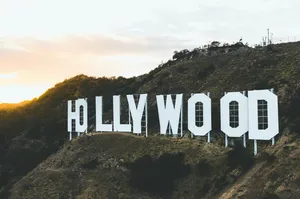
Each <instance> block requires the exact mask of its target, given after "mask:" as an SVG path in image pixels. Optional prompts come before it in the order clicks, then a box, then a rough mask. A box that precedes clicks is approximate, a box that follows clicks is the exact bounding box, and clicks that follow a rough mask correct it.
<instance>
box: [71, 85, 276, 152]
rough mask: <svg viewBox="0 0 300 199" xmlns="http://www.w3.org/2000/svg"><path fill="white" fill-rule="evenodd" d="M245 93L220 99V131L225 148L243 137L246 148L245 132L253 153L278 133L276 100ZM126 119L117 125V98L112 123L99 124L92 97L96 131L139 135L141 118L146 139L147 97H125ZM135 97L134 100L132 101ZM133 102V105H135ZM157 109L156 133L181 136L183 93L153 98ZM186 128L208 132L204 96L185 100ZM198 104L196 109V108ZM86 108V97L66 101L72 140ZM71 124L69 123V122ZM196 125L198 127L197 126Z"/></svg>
mask: <svg viewBox="0 0 300 199" xmlns="http://www.w3.org/2000/svg"><path fill="white" fill-rule="evenodd" d="M245 94H246V92H243V93H241V92H228V93H225V95H224V96H223V97H222V98H221V99H220V120H221V123H220V124H221V129H220V130H221V131H222V132H223V133H224V134H225V146H227V145H228V140H227V138H228V137H241V136H244V146H245V147H246V136H245V135H246V133H247V132H248V138H249V139H250V140H254V153H255V154H256V153H257V142H256V141H257V140H272V144H274V142H275V139H274V137H275V136H276V135H277V134H278V133H279V121H278V98H277V96H276V95H275V94H274V93H273V90H252V91H248V95H247V96H246V95H245ZM126 97H127V102H128V106H129V107H128V108H129V118H128V123H123V124H122V123H121V121H120V120H121V119H120V118H121V107H120V105H121V103H120V96H119V95H115V96H113V122H111V123H104V122H103V119H104V118H103V103H102V96H96V97H95V105H96V106H95V108H96V110H95V113H96V125H95V127H96V128H95V130H96V131H97V132H131V133H134V134H141V133H143V132H142V118H144V123H145V130H144V133H145V134H146V136H148V130H147V129H148V110H147V97H148V95H147V94H139V95H126ZM136 97H138V98H137V99H136ZM136 101H137V102H136ZM156 103H157V110H158V116H159V118H158V119H159V123H160V134H164V135H166V134H171V132H172V134H173V135H175V134H177V135H180V136H183V126H182V124H183V94H176V95H175V103H174V102H173V99H172V95H156ZM187 104H188V106H187V124H188V125H187V128H188V130H189V131H190V132H191V135H192V136H193V135H194V136H206V135H207V136H208V142H210V131H211V130H212V112H211V110H212V108H211V107H212V105H211V98H210V97H209V93H208V94H204V93H196V94H192V95H191V97H190V98H189V99H188V103H187ZM197 105H198V110H197V109H196V107H197ZM87 110H88V105H87V99H86V98H80V99H77V100H75V101H72V100H69V101H68V132H69V133H70V139H72V132H77V133H78V135H80V134H81V133H87V130H88V112H87ZM72 121H73V122H72ZM197 122H198V125H197Z"/></svg>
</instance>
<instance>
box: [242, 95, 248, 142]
mask: <svg viewBox="0 0 300 199" xmlns="http://www.w3.org/2000/svg"><path fill="white" fill-rule="evenodd" d="M243 95H245V96H246V91H243ZM246 134H247V132H246V133H245V134H244V135H243V144H244V147H245V148H246V146H247V144H246Z"/></svg>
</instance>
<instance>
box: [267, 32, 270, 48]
mask: <svg viewBox="0 0 300 199" xmlns="http://www.w3.org/2000/svg"><path fill="white" fill-rule="evenodd" d="M267 30H268V43H267V45H269V44H270V34H269V28H268V29H267Z"/></svg>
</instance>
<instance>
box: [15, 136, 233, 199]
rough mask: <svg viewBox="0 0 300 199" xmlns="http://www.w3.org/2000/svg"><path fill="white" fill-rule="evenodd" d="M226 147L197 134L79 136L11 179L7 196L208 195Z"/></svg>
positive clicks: (222, 173) (219, 179)
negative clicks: (195, 136) (19, 177)
mask: <svg viewBox="0 0 300 199" xmlns="http://www.w3.org/2000/svg"><path fill="white" fill-rule="evenodd" d="M227 152H228V149H226V150H224V149H223V147H219V146H217V145H214V144H209V143H204V142H201V141H199V140H190V139H169V138H166V137H149V138H147V139H145V138H144V137H137V136H132V135H128V134H121V133H119V134H113V133H107V134H98V135H97V134H96V135H94V136H91V137H90V136H83V137H80V138H79V139H77V140H73V141H72V142H71V143H69V144H67V145H65V147H64V148H62V149H61V150H60V151H59V152H58V153H57V154H55V155H53V156H51V157H50V158H48V159H47V160H46V161H45V162H43V163H42V164H40V165H39V166H38V167H37V168H36V169H34V170H33V171H32V172H30V173H29V174H27V175H26V176H25V177H24V178H23V179H22V180H20V181H19V182H18V183H16V184H15V185H14V187H13V188H12V190H11V192H12V193H13V194H12V197H11V198H41V199H42V198H45V199H46V198H69V197H71V198H75V197H76V198H201V197H202V196H204V195H206V196H207V197H208V198H212V197H213V196H214V195H215V194H216V193H217V191H218V190H220V189H221V188H222V187H223V184H226V182H227V179H226V177H227V174H228V173H229V171H230V170H232V168H230V167H229V166H227V161H228V158H227ZM152 158H153V160H152ZM157 158H158V159H157Z"/></svg>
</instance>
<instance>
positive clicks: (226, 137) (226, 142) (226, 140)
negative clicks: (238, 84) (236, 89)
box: [224, 92, 228, 147]
mask: <svg viewBox="0 0 300 199" xmlns="http://www.w3.org/2000/svg"><path fill="white" fill-rule="evenodd" d="M224 95H226V92H224ZM227 146H228V136H227V135H226V134H225V147H227Z"/></svg>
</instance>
